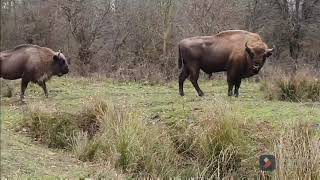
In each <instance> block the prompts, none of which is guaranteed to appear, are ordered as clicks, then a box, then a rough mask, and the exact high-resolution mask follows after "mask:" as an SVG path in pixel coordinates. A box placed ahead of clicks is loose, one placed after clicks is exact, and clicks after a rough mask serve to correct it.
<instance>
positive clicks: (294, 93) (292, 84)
mask: <svg viewBox="0 0 320 180" xmlns="http://www.w3.org/2000/svg"><path fill="white" fill-rule="evenodd" d="M261 89H262V90H263V91H264V92H265V96H266V98H267V99H278V100H283V101H295V102H296V101H298V102H300V101H320V79H319V76H317V75H316V74H315V73H310V72H309V71H307V70H301V71H297V72H296V73H294V74H291V75H285V74H279V75H276V76H275V77H274V78H270V79H266V80H265V82H264V83H263V86H262V88H261Z"/></svg>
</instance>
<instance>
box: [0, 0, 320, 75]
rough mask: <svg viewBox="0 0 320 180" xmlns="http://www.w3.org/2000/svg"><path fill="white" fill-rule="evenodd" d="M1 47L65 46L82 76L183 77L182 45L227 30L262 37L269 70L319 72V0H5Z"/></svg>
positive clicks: (59, 47) (3, 0)
mask: <svg viewBox="0 0 320 180" xmlns="http://www.w3.org/2000/svg"><path fill="white" fill-rule="evenodd" d="M1 18H2V21H1V44H0V50H1V51H2V50H5V49H8V48H12V47H14V46H16V45H19V44H22V43H33V44H38V45H40V46H47V47H50V48H52V49H54V50H58V49H61V50H62V51H63V53H64V54H66V55H67V56H68V57H70V58H71V61H72V72H73V73H74V74H77V75H91V74H100V75H106V76H107V77H112V78H120V79H131V80H171V79H175V78H176V77H177V73H178V67H177V43H178V42H179V41H180V40H181V39H183V38H186V37H190V36H198V35H212V34H215V33H217V32H220V31H223V30H228V29H244V30H249V31H252V32H257V33H259V34H260V35H261V36H262V37H263V38H264V40H265V41H266V42H267V44H268V45H269V46H271V47H272V46H273V45H275V47H276V53H275V55H274V56H273V57H272V58H271V59H270V61H269V65H268V66H276V67H282V68H284V69H287V70H292V69H293V70H295V69H297V68H302V67H308V68H311V69H315V70H319V68H320V0H1Z"/></svg>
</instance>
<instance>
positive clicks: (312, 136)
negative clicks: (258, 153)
mask: <svg viewBox="0 0 320 180" xmlns="http://www.w3.org/2000/svg"><path fill="white" fill-rule="evenodd" d="M319 150H320V132H319V129H316V128H315V127H314V126H313V125H312V123H310V122H299V123H294V125H286V128H285V131H284V132H283V133H282V134H281V135H280V137H279V138H278V139H277V140H276V141H275V145H274V151H275V155H276V157H277V160H278V168H277V173H276V178H277V179H318V178H320V154H319Z"/></svg>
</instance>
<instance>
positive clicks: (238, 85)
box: [234, 79, 241, 97]
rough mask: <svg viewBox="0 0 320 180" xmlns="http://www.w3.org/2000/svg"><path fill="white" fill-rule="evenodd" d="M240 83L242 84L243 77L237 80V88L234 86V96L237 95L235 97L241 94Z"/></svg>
mask: <svg viewBox="0 0 320 180" xmlns="http://www.w3.org/2000/svg"><path fill="white" fill-rule="evenodd" d="M240 85H241V79H238V80H237V81H236V82H235V88H234V96H235V97H238V96H239V88H240Z"/></svg>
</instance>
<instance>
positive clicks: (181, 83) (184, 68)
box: [179, 66, 190, 96]
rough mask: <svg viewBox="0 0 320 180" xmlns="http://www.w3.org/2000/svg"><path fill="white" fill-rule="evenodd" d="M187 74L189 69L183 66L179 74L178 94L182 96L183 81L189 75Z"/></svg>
mask: <svg viewBox="0 0 320 180" xmlns="http://www.w3.org/2000/svg"><path fill="white" fill-rule="evenodd" d="M189 75H190V72H189V70H188V69H187V68H186V67H185V66H184V67H183V69H182V71H181V73H180V75H179V94H180V96H184V92H183V83H184V81H185V80H186V79H187V78H188V77H189Z"/></svg>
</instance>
